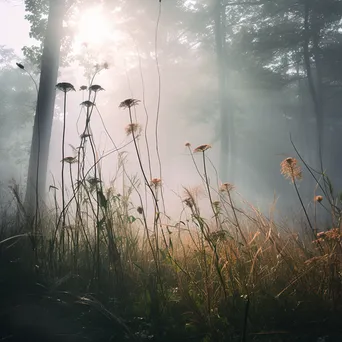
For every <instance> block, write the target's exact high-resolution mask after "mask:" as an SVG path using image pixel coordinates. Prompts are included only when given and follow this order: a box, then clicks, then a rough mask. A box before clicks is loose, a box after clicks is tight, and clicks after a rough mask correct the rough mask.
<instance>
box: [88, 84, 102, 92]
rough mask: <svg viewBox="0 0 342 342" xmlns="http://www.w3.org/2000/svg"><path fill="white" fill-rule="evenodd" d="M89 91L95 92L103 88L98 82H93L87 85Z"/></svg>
mask: <svg viewBox="0 0 342 342" xmlns="http://www.w3.org/2000/svg"><path fill="white" fill-rule="evenodd" d="M89 90H90V91H93V92H94V93H97V92H98V91H100V90H104V89H103V88H102V87H101V86H100V85H98V84H93V85H92V86H90V87H89Z"/></svg>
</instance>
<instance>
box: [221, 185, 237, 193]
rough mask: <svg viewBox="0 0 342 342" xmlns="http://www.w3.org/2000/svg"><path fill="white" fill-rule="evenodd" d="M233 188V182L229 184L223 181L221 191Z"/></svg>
mask: <svg viewBox="0 0 342 342" xmlns="http://www.w3.org/2000/svg"><path fill="white" fill-rule="evenodd" d="M233 189H234V185H233V184H229V183H223V184H221V186H220V191H221V192H225V191H232V190H233Z"/></svg>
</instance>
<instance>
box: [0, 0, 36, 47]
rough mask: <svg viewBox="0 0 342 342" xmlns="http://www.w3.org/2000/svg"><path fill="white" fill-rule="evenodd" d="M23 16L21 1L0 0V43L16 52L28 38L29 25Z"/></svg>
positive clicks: (23, 9) (23, 8)
mask: <svg viewBox="0 0 342 342" xmlns="http://www.w3.org/2000/svg"><path fill="white" fill-rule="evenodd" d="M24 16H25V7H24V4H23V1H19V0H13V1H10V0H8V1H4V0H2V1H0V45H7V46H8V47H11V48H13V49H14V50H15V52H16V53H17V54H21V48H22V47H23V46H24V45H25V44H27V43H28V42H29V40H30V39H29V29H30V26H29V23H28V22H27V21H26V20H25V19H24Z"/></svg>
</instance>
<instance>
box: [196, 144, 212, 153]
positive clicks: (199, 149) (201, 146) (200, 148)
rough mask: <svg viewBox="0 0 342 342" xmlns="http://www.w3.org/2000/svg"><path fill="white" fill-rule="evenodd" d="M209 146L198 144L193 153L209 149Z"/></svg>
mask: <svg viewBox="0 0 342 342" xmlns="http://www.w3.org/2000/svg"><path fill="white" fill-rule="evenodd" d="M209 148H211V145H208V144H204V145H200V146H198V147H196V148H195V149H194V153H197V152H204V151H206V150H209Z"/></svg>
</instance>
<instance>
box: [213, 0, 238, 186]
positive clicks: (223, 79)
mask: <svg viewBox="0 0 342 342" xmlns="http://www.w3.org/2000/svg"><path fill="white" fill-rule="evenodd" d="M225 17H226V14H225V7H224V6H223V5H222V0H217V1H216V8H215V10H214V23H215V28H214V30H215V44H216V57H217V75H218V86H219V108H220V132H219V134H220V141H221V147H220V172H219V173H220V177H221V179H222V180H227V177H229V182H234V180H233V177H234V176H233V174H232V172H233V164H232V154H233V145H232V144H233V133H234V128H233V120H232V119H231V116H232V112H229V109H228V89H227V70H226V62H225V54H224V50H225V45H226V39H225V29H224V25H223V22H224V21H225V20H224V19H225Z"/></svg>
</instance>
